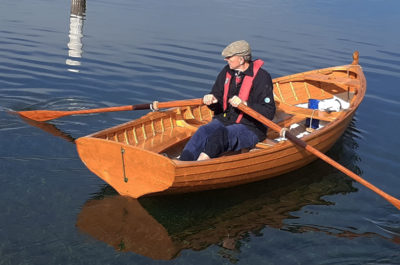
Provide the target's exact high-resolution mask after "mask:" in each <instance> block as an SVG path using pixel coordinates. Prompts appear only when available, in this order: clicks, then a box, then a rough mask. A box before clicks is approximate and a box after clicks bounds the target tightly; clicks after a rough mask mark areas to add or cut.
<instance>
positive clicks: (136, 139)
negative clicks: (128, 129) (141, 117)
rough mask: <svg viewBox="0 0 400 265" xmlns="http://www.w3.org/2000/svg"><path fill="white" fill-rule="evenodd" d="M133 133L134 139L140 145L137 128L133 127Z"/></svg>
mask: <svg viewBox="0 0 400 265" xmlns="http://www.w3.org/2000/svg"><path fill="white" fill-rule="evenodd" d="M132 132H133V138H134V139H135V143H136V144H138V143H139V140H138V138H137V135H136V128H135V127H133V129H132Z"/></svg>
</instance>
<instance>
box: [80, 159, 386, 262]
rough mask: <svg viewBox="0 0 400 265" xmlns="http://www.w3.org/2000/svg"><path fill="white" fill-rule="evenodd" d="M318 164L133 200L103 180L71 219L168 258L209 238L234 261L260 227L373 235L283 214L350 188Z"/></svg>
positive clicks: (98, 234)
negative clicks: (233, 184)
mask: <svg viewBox="0 0 400 265" xmlns="http://www.w3.org/2000/svg"><path fill="white" fill-rule="evenodd" d="M321 163H322V162H321ZM317 164H318V163H317ZM317 166H318V168H319V170H321V165H317ZM314 169H315V168H314ZM308 170H313V167H310V168H309V169H308ZM325 170H326V171H327V172H324V173H328V174H313V173H312V172H311V171H307V170H305V171H304V170H303V171H302V172H303V173H304V175H305V176H303V177H301V178H299V176H298V174H295V173H293V174H289V175H285V176H282V177H279V178H276V179H271V180H267V181H264V182H261V183H256V184H250V185H246V186H245V187H238V188H234V189H226V190H220V191H209V192H203V193H198V194H186V195H175V196H163V197H152V198H143V199H140V200H135V199H132V198H128V197H122V196H118V195H113V194H110V192H109V191H108V190H107V189H110V188H109V187H108V188H105V189H104V190H102V191H101V192H99V193H98V194H97V195H96V196H95V197H93V198H92V199H90V200H89V201H87V202H86V204H85V205H84V206H83V207H82V210H81V212H80V214H79V216H78V219H77V223H76V225H77V227H79V229H80V230H81V231H83V232H85V233H87V234H89V235H91V236H92V237H94V238H96V239H98V240H101V241H104V242H106V243H107V244H109V245H111V246H113V247H114V248H115V249H116V250H118V251H132V252H135V253H137V254H140V255H143V256H147V257H150V258H152V259H162V260H169V259H173V258H175V257H177V256H178V255H179V253H180V252H181V251H182V250H184V249H191V250H196V251H198V250H203V249H205V248H207V247H209V246H210V245H217V246H219V247H220V251H219V253H220V254H221V255H222V256H223V257H226V258H228V259H229V260H234V259H235V257H234V256H235V253H238V252H240V251H241V248H242V246H243V245H244V242H246V241H247V240H249V237H250V236H251V235H252V234H255V235H259V234H262V233H263V231H262V230H263V229H264V228H265V227H269V228H275V229H280V230H284V231H287V232H290V233H305V232H310V231H312V232H322V233H325V234H327V235H332V236H335V237H344V238H350V239H352V238H355V237H372V236H379V235H376V234H374V233H362V234H360V233H356V231H351V228H349V229H346V230H343V229H342V228H334V227H324V226H321V225H298V224H296V223H295V222H293V221H290V220H293V219H295V218H296V217H294V216H293V215H292V214H291V213H292V212H295V211H298V210H300V209H301V208H302V207H304V206H306V205H329V204H330V202H329V201H325V200H324V199H322V197H323V196H326V195H333V194H338V193H348V192H354V191H355V190H356V189H355V188H354V187H352V181H351V180H350V179H348V178H346V177H340V176H337V177H335V175H334V174H331V173H332V172H331V170H333V169H330V168H329V166H326V167H325ZM319 173H321V172H319ZM329 174H331V175H330V176H328V177H321V176H324V175H325V176H326V175H329ZM111 193H113V192H111ZM380 237H381V236H380Z"/></svg>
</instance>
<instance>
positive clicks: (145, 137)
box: [142, 123, 147, 140]
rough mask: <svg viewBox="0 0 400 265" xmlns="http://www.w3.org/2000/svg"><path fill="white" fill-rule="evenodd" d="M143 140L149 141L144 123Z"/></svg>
mask: <svg viewBox="0 0 400 265" xmlns="http://www.w3.org/2000/svg"><path fill="white" fill-rule="evenodd" d="M142 131H143V138H144V139H145V140H147V134H146V128H144V123H143V124H142Z"/></svg>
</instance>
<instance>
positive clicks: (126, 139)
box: [124, 130, 130, 144]
mask: <svg viewBox="0 0 400 265" xmlns="http://www.w3.org/2000/svg"><path fill="white" fill-rule="evenodd" d="M124 136H125V143H126V144H130V143H129V138H128V132H127V130H124Z"/></svg>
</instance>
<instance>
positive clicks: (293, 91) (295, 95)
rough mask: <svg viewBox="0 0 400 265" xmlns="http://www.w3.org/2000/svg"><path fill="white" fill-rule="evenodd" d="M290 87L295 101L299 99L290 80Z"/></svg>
mask: <svg viewBox="0 0 400 265" xmlns="http://www.w3.org/2000/svg"><path fill="white" fill-rule="evenodd" d="M290 88H291V89H292V93H293V96H294V98H295V99H296V101H299V98H298V97H297V94H296V91H295V90H294V87H293V82H290Z"/></svg>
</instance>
